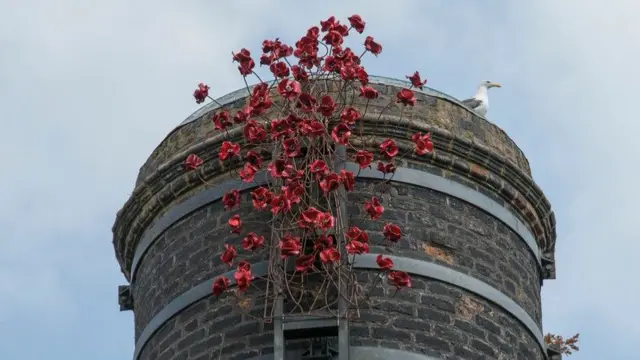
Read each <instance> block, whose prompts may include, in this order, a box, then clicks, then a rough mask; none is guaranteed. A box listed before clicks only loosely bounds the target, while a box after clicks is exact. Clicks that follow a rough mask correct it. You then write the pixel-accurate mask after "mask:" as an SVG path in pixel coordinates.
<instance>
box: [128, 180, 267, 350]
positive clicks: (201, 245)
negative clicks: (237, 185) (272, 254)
mask: <svg viewBox="0 0 640 360" xmlns="http://www.w3.org/2000/svg"><path fill="white" fill-rule="evenodd" d="M251 210H252V206H251V199H250V196H249V192H248V191H247V192H244V193H243V194H242V203H241V207H240V209H235V210H233V211H225V210H224V209H223V205H222V202H220V201H218V202H216V203H213V204H211V205H209V206H206V207H204V208H202V209H200V210H198V211H196V212H194V213H193V214H191V215H190V216H188V217H187V218H185V219H183V220H182V221H180V222H178V223H176V224H174V225H173V226H171V227H170V228H168V229H167V231H165V232H164V233H163V234H162V235H161V236H160V237H159V238H158V239H157V240H156V242H155V243H154V244H153V245H152V246H151V247H150V248H149V250H148V251H147V253H146V254H145V255H144V256H143V257H142V260H141V263H140V267H139V268H138V273H137V274H136V278H135V280H134V282H133V284H132V285H133V287H132V291H133V298H134V299H135V301H136V304H137V306H136V316H135V325H136V326H135V330H136V331H135V333H136V339H137V338H138V336H139V335H140V332H142V330H143V329H144V327H145V326H146V325H147V323H148V322H149V321H150V320H151V318H152V317H153V316H154V315H156V314H157V313H158V312H159V311H160V310H161V309H162V308H163V307H165V306H166V305H167V304H168V303H169V302H170V301H171V300H173V299H174V298H175V297H177V296H178V295H180V294H182V293H183V292H185V291H187V290H188V289H190V288H192V287H194V286H195V285H197V284H199V283H201V282H202V281H204V280H206V279H210V278H212V277H214V276H217V275H219V274H222V273H224V272H226V271H229V270H230V269H229V267H228V266H227V265H226V264H223V263H222V261H221V260H220V254H221V253H222V251H224V244H225V243H228V244H230V245H235V246H236V248H237V249H238V259H247V260H248V261H249V262H250V263H252V264H253V263H256V262H258V261H261V260H266V258H267V252H266V251H264V250H261V251H256V252H253V253H248V252H246V251H244V250H242V245H241V241H242V237H244V235H242V236H239V235H237V234H232V233H230V232H229V226H228V225H227V220H228V219H229V218H230V217H231V216H232V215H233V214H236V213H241V214H243V216H242V221H243V223H244V227H245V228H247V229H249V228H250V229H251V231H255V232H256V233H257V234H258V235H263V236H264V235H265V234H268V233H269V232H270V231H271V230H270V229H269V227H268V226H267V225H266V221H268V219H269V215H268V213H265V212H256V211H251ZM249 213H250V215H249Z"/></svg>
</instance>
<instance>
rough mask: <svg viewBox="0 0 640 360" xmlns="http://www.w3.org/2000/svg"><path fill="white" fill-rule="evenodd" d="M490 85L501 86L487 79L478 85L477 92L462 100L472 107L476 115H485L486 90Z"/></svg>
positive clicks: (487, 104) (487, 102) (486, 106)
mask: <svg viewBox="0 0 640 360" xmlns="http://www.w3.org/2000/svg"><path fill="white" fill-rule="evenodd" d="M492 87H497V88H499V87H501V86H500V84H498V83H494V82H491V81H489V80H486V81H483V82H481V83H480V86H478V92H476V94H475V95H474V96H473V97H472V98H471V99H466V100H462V103H463V104H464V105H467V106H468V107H470V108H471V109H473V110H474V111H475V112H476V113H478V115H480V116H486V115H487V111H488V110H489V98H488V97H487V90H489V89H491V88H492Z"/></svg>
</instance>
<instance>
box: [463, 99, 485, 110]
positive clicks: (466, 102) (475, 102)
mask: <svg viewBox="0 0 640 360" xmlns="http://www.w3.org/2000/svg"><path fill="white" fill-rule="evenodd" d="M461 103H463V104H464V105H466V106H468V107H470V108H472V109H475V108H477V107H478V106H480V105H482V101H480V100H478V99H474V98H471V99H466V100H462V101H461Z"/></svg>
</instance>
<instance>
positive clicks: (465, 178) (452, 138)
mask: <svg viewBox="0 0 640 360" xmlns="http://www.w3.org/2000/svg"><path fill="white" fill-rule="evenodd" d="M376 88H377V89H378V91H379V92H380V93H381V94H382V96H381V97H380V98H379V99H378V100H377V101H374V102H372V103H370V104H369V109H371V111H374V112H375V111H376V109H377V110H380V108H382V107H384V106H385V105H386V104H387V103H388V101H389V99H390V98H391V97H393V96H395V93H396V92H397V91H398V88H397V87H395V86H392V85H385V84H377V85H376ZM244 101H245V100H244V99H239V100H235V102H234V104H233V106H232V107H234V108H239V107H241V106H243V105H244ZM418 101H419V102H418V104H417V105H416V106H415V108H413V109H411V110H410V111H405V113H404V115H405V116H406V117H408V118H409V119H410V121H411V124H412V126H413V127H414V130H410V131H409V130H402V129H399V128H397V127H394V126H393V122H394V121H397V119H398V115H399V113H394V111H395V112H397V110H395V109H394V108H393V107H392V108H391V109H390V111H389V112H388V114H387V115H386V116H384V117H382V118H381V119H378V118H377V117H371V116H369V117H365V119H363V120H362V121H361V125H360V130H361V131H364V132H365V133H366V134H367V135H374V137H377V138H378V139H375V141H378V140H379V139H380V138H383V137H392V138H395V139H396V140H398V145H399V146H400V147H403V146H407V142H406V139H407V138H408V135H409V134H408V133H410V132H413V131H415V129H420V130H421V131H427V130H428V131H431V132H432V134H433V141H434V144H435V148H436V150H435V151H434V152H433V153H432V154H430V155H427V156H424V157H421V158H419V159H418V158H410V159H406V160H402V164H401V166H404V167H408V168H413V169H418V170H421V171H425V172H429V173H432V174H436V175H438V176H440V177H443V178H445V179H448V180H451V181H454V182H457V183H460V184H463V185H465V186H467V187H469V188H471V189H474V190H475V191H478V192H480V193H482V194H484V195H486V196H488V197H489V198H491V199H493V200H495V202H497V203H498V204H500V205H501V206H503V207H504V208H505V209H507V210H508V211H509V212H510V213H512V214H513V216H515V217H517V218H518V219H519V220H520V221H521V222H522V223H523V224H525V225H524V226H525V227H527V229H528V231H530V232H531V233H532V234H533V236H534V238H535V240H536V241H537V243H538V244H539V245H540V247H541V249H542V253H543V258H544V261H543V265H545V268H544V269H543V270H542V271H541V270H540V267H539V265H538V264H537V262H536V260H535V258H534V256H533V255H532V253H531V250H530V249H529V248H528V247H527V246H526V244H525V242H524V241H523V239H521V238H519V236H518V235H517V234H516V233H514V232H513V231H512V230H511V229H510V228H508V227H507V226H506V225H504V224H503V223H502V222H501V221H499V220H497V219H496V218H494V217H492V216H491V215H489V214H487V213H485V212H484V211H482V210H480V209H479V208H477V207H475V206H474V205H472V204H469V203H466V202H464V201H461V200H459V199H456V198H454V197H451V196H448V195H446V194H442V193H439V192H436V191H433V190H429V189H425V188H421V187H418V186H415V185H411V184H403V183H398V182H394V183H391V184H387V185H382V186H385V187H386V189H384V191H383V193H388V195H384V196H382V202H383V204H384V206H385V208H386V212H385V213H384V215H383V217H382V218H381V219H380V220H379V221H378V222H376V223H372V222H369V221H367V222H363V221H361V220H359V219H360V218H361V215H362V210H361V209H360V208H359V207H360V206H362V200H364V199H367V198H370V197H371V196H372V195H373V194H375V193H377V194H379V193H380V192H379V191H378V192H376V191H375V189H372V187H373V186H376V185H375V184H379V182H376V181H373V180H364V179H358V180H357V182H356V191H355V192H354V193H351V194H349V197H350V204H348V208H349V209H348V210H349V211H348V213H349V214H350V219H349V221H350V223H351V225H358V226H361V227H362V228H364V229H366V230H368V231H369V234H370V238H371V240H372V241H373V242H377V241H378V240H380V239H381V234H380V231H381V229H382V225H383V224H384V222H386V221H393V222H396V223H398V225H400V226H401V227H402V229H403V231H404V233H405V235H404V237H403V239H402V240H401V241H400V243H399V246H398V247H396V248H395V255H397V256H404V257H409V258H416V259H420V260H423V261H430V262H435V263H438V264H440V265H443V266H447V267H450V268H452V269H454V270H456V271H458V272H460V273H464V274H467V275H470V276H472V277H475V278H477V279H478V280H481V281H483V282H485V283H486V284H488V285H491V286H492V287H493V288H495V289H497V290H498V291H500V292H502V293H504V294H505V295H506V296H507V297H509V298H510V299H512V300H513V301H514V302H515V303H517V304H518V305H519V306H520V307H521V308H522V309H524V311H525V312H527V313H528V314H529V315H530V316H531V318H532V319H533V320H534V321H535V322H536V323H538V324H540V323H541V310H540V286H541V281H542V279H543V278H544V279H548V278H554V276H555V267H554V265H553V260H554V259H553V252H554V246H555V217H554V215H553V212H552V211H551V208H550V206H551V205H550V204H549V202H548V201H547V199H546V198H545V197H544V194H542V192H541V190H540V189H539V188H538V187H537V186H536V185H535V183H533V181H532V180H531V176H530V169H529V165H528V162H527V160H526V158H525V157H524V155H523V154H522V152H521V151H520V150H519V149H518V148H517V146H516V145H515V144H514V143H513V141H511V139H509V138H508V137H507V136H506V134H505V133H504V132H503V131H502V130H501V129H499V128H498V127H496V126H495V125H493V124H491V123H489V122H487V121H486V120H485V119H483V118H480V117H477V116H475V115H473V114H472V113H471V112H470V111H468V109H466V108H463V107H461V106H460V105H459V104H458V103H457V102H456V101H455V100H451V99H448V98H447V97H446V96H440V95H438V94H436V93H434V92H433V91H431V92H429V93H423V94H418ZM207 111H209V112H210V110H203V111H202V113H207ZM383 124H387V125H383ZM229 134H230V136H231V137H232V138H233V137H234V136H239V133H238V131H237V129H234V130H231V131H230V132H229ZM354 138H355V139H354V142H357V141H360V140H358V137H357V136H355V137H354ZM221 141H222V138H221V137H220V136H217V135H216V134H214V132H213V127H212V125H211V123H210V120H209V119H208V116H206V115H201V116H199V117H198V116H196V117H195V119H194V121H192V122H189V123H186V124H184V125H183V126H180V127H178V128H177V129H176V130H174V131H173V132H172V133H171V134H169V135H168V136H167V138H166V139H165V140H164V141H163V142H162V143H161V144H160V145H159V146H158V148H157V149H156V150H155V151H154V152H153V154H152V155H151V156H150V158H149V159H148V160H147V162H146V163H145V165H144V166H143V167H142V169H141V171H140V176H139V177H138V182H137V185H136V189H135V190H134V192H133V195H132V196H131V198H130V199H129V200H128V201H127V203H126V204H125V205H124V207H123V209H122V210H121V211H120V212H119V213H118V215H117V219H116V223H115V224H114V228H113V232H114V247H115V250H116V256H117V258H118V261H119V262H120V265H121V268H122V271H123V273H124V274H125V276H126V277H127V279H129V280H131V281H132V284H131V294H132V298H133V303H134V309H135V310H134V311H135V330H136V331H135V333H136V339H137V338H138V337H139V336H140V334H141V333H142V331H143V330H144V329H145V327H146V326H147V325H148V323H149V322H150V321H151V319H153V317H154V316H155V315H157V314H158V313H159V312H160V311H161V310H162V309H163V308H164V307H165V306H166V305H167V304H169V303H170V302H171V301H172V300H174V299H175V298H176V297H178V296H179V295H181V294H182V293H184V292H185V291H187V290H189V289H191V288H193V287H194V286H195V285H197V284H199V283H201V282H202V281H205V280H206V279H208V278H212V277H214V276H216V275H219V274H221V273H223V272H225V271H227V270H228V267H227V266H225V265H223V264H221V262H220V258H219V256H220V253H221V251H222V249H223V244H224V243H225V242H228V243H231V244H236V245H238V246H239V244H240V241H241V237H240V236H238V235H234V234H230V233H229V231H228V226H227V225H226V221H227V219H228V218H229V217H230V216H231V215H232V214H234V213H236V212H240V213H242V219H243V222H244V226H243V230H244V231H243V234H246V232H248V231H255V232H257V233H259V234H260V235H266V234H268V233H269V229H268V226H267V222H268V219H269V213H257V212H253V211H252V210H251V209H250V208H251V203H250V201H249V199H248V191H245V192H244V195H243V205H242V206H243V207H242V208H241V209H236V210H234V211H233V212H228V211H224V210H223V207H222V204H221V203H220V202H216V203H212V204H208V205H206V206H204V207H203V208H201V209H198V210H196V211H194V212H192V213H190V214H188V215H187V216H186V217H185V218H183V219H181V220H179V221H177V222H175V223H173V224H172V225H171V226H169V228H167V229H166V231H164V232H163V233H162V234H160V236H158V238H157V239H156V240H155V241H154V242H153V243H152V244H151V246H150V247H149V249H148V251H147V252H146V253H145V254H144V255H143V256H142V258H141V259H140V263H139V266H138V268H137V272H136V275H135V278H134V279H131V265H132V259H133V256H134V254H135V251H136V246H137V244H138V242H139V241H140V239H141V237H142V236H143V234H144V233H145V231H147V230H148V229H149V228H151V225H152V224H153V223H154V221H156V220H158V219H159V218H160V217H161V216H162V215H163V214H165V213H167V212H168V211H170V209H172V208H173V207H174V206H176V205H177V204H179V203H181V202H183V201H185V199H188V198H189V197H191V196H193V195H194V194H196V193H198V192H200V191H202V190H203V189H204V188H205V187H206V186H204V185H202V180H201V179H200V178H199V177H203V178H204V179H206V180H207V181H208V182H211V183H214V184H216V183H219V181H221V179H222V178H223V177H224V178H227V177H226V176H220V174H221V172H223V170H224V171H227V170H229V168H230V167H234V166H236V165H237V164H226V165H225V166H226V168H225V169H221V168H220V167H221V166H222V165H221V164H220V163H219V162H218V161H217V160H215V158H216V156H217V147H218V146H219V144H220V142H221ZM365 145H366V146H369V147H370V146H372V145H371V144H365ZM404 150H406V148H405V149H403V151H404ZM191 151H196V152H197V153H198V155H199V156H200V157H201V158H202V159H203V160H205V164H204V165H203V166H202V167H201V168H200V170H199V171H198V174H197V173H196V172H188V173H185V172H184V171H183V170H182V168H181V166H180V164H181V162H182V161H183V160H184V156H185V154H186V153H188V152H191ZM209 159H214V160H213V161H208V160H209ZM398 165H400V164H398ZM377 186H380V185H377ZM356 201H357V203H358V207H356V206H355V205H354V203H355V202H356ZM249 213H251V214H249ZM371 251H372V252H385V251H387V250H386V249H384V248H379V247H376V246H374V247H373V248H372V249H371ZM239 253H240V254H241V255H242V256H246V255H245V252H244V251H240V252H239ZM265 258H266V254H265V253H264V252H261V253H257V254H254V257H253V258H251V259H250V261H251V262H252V263H255V262H256V261H259V260H260V259H265ZM368 274H369V273H367V272H364V271H363V272H361V276H362V277H363V279H364V280H366V279H367V278H368V277H369V276H370V275H368ZM380 291H383V290H380ZM384 291H388V290H384ZM379 295H381V293H380V294H379ZM391 295H392V294H389V293H387V294H386V295H385V296H384V297H381V298H379V299H378V300H379V301H382V302H383V304H381V305H380V304H378V305H375V306H373V307H372V308H363V309H362V311H361V318H360V319H359V320H354V321H353V323H352V329H351V343H352V344H353V345H366V346H381V347H388V348H400V349H403V350H407V351H412V352H418V353H428V354H430V355H433V356H436V357H438V356H439V357H441V358H443V359H515V358H517V359H542V358H543V356H542V352H541V349H540V347H539V345H538V344H537V343H536V341H535V340H534V337H533V336H532V335H531V334H530V333H529V332H528V330H526V328H525V327H524V326H523V325H522V324H520V323H519V322H518V320H515V319H514V318H512V317H511V316H510V315H509V314H507V313H506V312H505V311H504V310H502V309H501V308H500V307H499V306H498V305H495V304H492V303H489V302H487V301H486V300H484V299H481V298H480V297H479V296H476V295H473V294H471V293H467V292H466V291H465V290H463V289H459V288H455V287H453V286H450V285H445V284H444V283H439V282H437V281H435V280H429V279H418V278H417V277H414V288H412V289H408V290H406V291H404V290H403V291H401V292H400V293H398V294H397V295H395V296H391ZM230 296H231V295H229V294H225V295H224V296H223V297H222V298H218V299H211V298H207V299H204V300H201V301H199V302H198V303H196V304H194V305H193V306H192V307H190V308H189V309H187V310H185V311H183V313H181V314H179V315H178V316H177V317H174V318H172V319H170V320H169V321H168V322H167V323H166V324H164V325H163V326H162V327H161V328H160V330H159V331H158V332H157V333H155V334H154V335H152V337H151V338H150V341H149V342H148V343H147V345H146V346H145V347H144V348H143V349H142V352H141V356H140V359H143V360H147V359H159V360H176V359H181V360H186V359H197V360H204V359H212V358H218V356H220V351H222V356H221V357H220V358H221V359H246V358H250V357H251V356H256V355H259V354H266V353H269V352H270V351H272V347H273V344H272V342H273V334H272V332H271V331H272V326H271V325H270V324H264V323H263V322H262V321H261V320H259V319H256V318H255V317H252V316H249V315H248V314H242V313H241V310H240V309H239V308H238V307H237V306H234V305H232V302H231V300H230ZM374 300H376V298H375V297H374ZM257 304H258V302H256V303H255V304H254V308H253V309H252V310H250V312H251V313H252V314H255V315H260V316H262V309H260V307H259V306H258V305H257ZM247 311H249V310H247ZM426 349H431V350H426Z"/></svg>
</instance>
